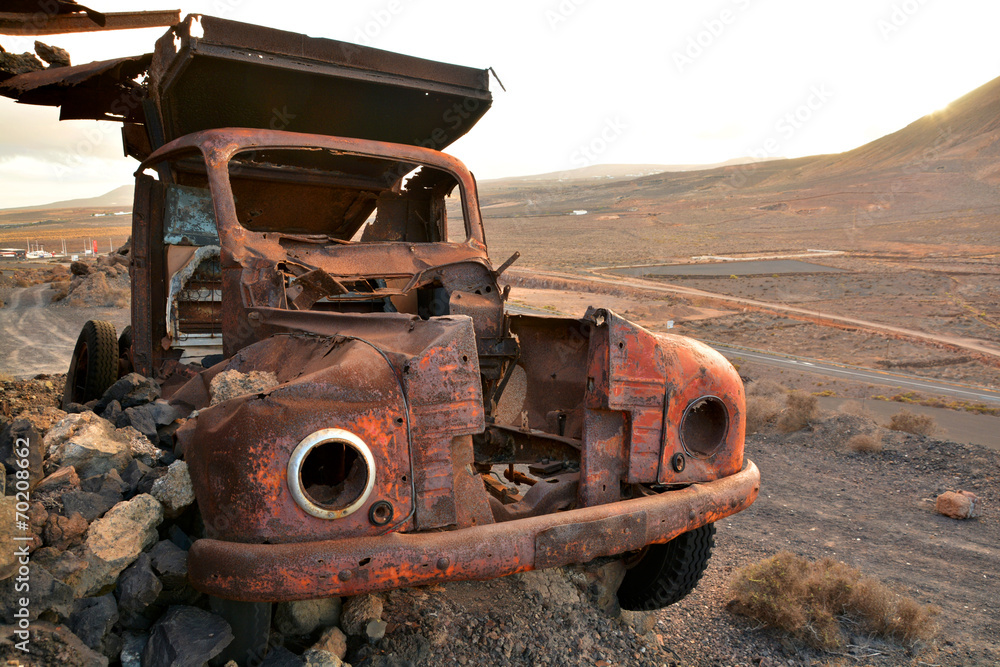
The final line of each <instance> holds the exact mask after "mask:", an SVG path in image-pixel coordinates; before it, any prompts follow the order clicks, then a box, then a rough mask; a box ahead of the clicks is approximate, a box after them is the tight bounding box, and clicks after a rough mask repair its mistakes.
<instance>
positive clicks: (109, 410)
mask: <svg viewBox="0 0 1000 667" xmlns="http://www.w3.org/2000/svg"><path fill="white" fill-rule="evenodd" d="M100 415H101V419H107V420H108V421H109V422H111V423H112V424H114V425H115V426H118V420H119V419H121V417H122V404H121V403H119V402H118V401H111V402H110V403H108V407H106V408H104V409H103V410H101V412H100ZM119 428H120V427H119Z"/></svg>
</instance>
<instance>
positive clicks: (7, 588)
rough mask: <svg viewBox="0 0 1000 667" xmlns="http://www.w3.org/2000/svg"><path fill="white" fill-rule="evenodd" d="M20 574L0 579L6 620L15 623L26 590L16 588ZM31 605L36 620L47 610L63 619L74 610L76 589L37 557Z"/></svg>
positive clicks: (30, 612)
mask: <svg viewBox="0 0 1000 667" xmlns="http://www.w3.org/2000/svg"><path fill="white" fill-rule="evenodd" d="M36 553H37V552H36ZM16 583H17V578H16V577H11V578H10V579H5V580H4V581H2V582H0V613H2V621H3V622H4V623H10V624H11V625H13V624H15V623H16V622H17V619H16V618H15V617H14V613H15V612H17V611H18V610H19V609H20V608H21V607H20V604H19V600H20V598H22V597H24V591H18V590H16V588H15V584H16ZM30 585H31V591H30V593H31V597H30V600H31V604H29V605H28V618H29V619H30V620H32V621H34V620H35V619H37V618H38V616H39V615H40V614H42V613H44V612H52V613H54V614H55V615H56V616H57V617H58V618H60V619H67V618H68V617H69V615H70V614H71V613H72V612H73V589H72V588H70V587H69V586H67V585H66V584H64V583H63V582H61V581H59V580H58V579H56V578H55V577H53V576H52V574H51V573H50V572H49V571H48V569H46V568H45V567H43V566H42V565H41V564H40V563H39V562H37V560H36V559H34V558H32V561H31V582H30Z"/></svg>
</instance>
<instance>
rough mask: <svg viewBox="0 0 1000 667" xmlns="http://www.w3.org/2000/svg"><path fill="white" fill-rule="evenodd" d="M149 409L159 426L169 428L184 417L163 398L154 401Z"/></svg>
mask: <svg viewBox="0 0 1000 667" xmlns="http://www.w3.org/2000/svg"><path fill="white" fill-rule="evenodd" d="M148 407H149V412H150V415H151V416H152V418H153V421H154V422H155V423H156V425H157V426H168V425H170V424H173V423H174V422H175V421H177V420H178V419H179V418H180V417H182V416H183V415H181V411H180V410H178V409H177V408H175V407H174V406H172V405H170V403H168V402H167V401H165V400H163V399H162V398H160V399H157V400H155V401H153V402H152V403H150V404H149V406H148Z"/></svg>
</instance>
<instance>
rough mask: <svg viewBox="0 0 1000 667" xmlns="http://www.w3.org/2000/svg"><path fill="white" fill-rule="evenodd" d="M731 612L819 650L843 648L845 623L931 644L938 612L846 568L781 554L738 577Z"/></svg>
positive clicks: (826, 560) (733, 584) (732, 591)
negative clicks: (777, 630)
mask: <svg viewBox="0 0 1000 667" xmlns="http://www.w3.org/2000/svg"><path fill="white" fill-rule="evenodd" d="M730 595H731V598H730V601H729V603H728V604H727V608H728V609H729V610H730V611H731V612H733V613H736V614H741V615H743V616H749V617H750V618H753V619H756V620H758V621H760V622H762V623H764V624H766V625H768V626H771V627H774V628H778V629H780V630H783V631H785V632H787V633H788V634H790V635H791V636H793V637H795V638H796V639H799V640H801V641H804V642H805V643H807V644H809V645H810V646H813V647H815V648H819V649H823V650H828V651H829V650H834V649H838V648H841V647H843V646H844V644H845V634H844V630H843V629H842V628H841V619H846V620H849V621H850V622H852V623H853V624H857V625H861V626H863V628H864V629H865V630H866V631H868V632H871V633H873V634H876V635H880V636H882V637H885V638H887V639H895V640H898V641H901V642H904V643H907V644H912V643H913V642H916V641H918V640H926V639H929V638H930V637H931V636H932V635H933V633H934V629H935V628H934V623H933V621H932V618H933V616H934V615H935V614H936V613H937V611H936V610H935V609H934V608H933V607H930V606H928V605H922V604H920V603H918V602H917V601H916V600H913V599H912V598H909V597H906V596H903V595H899V594H898V593H895V592H893V591H892V590H890V589H889V588H888V587H886V586H885V585H884V584H882V583H880V582H879V581H877V580H875V579H873V578H871V577H866V576H864V575H862V573H861V572H860V571H859V570H857V569H855V568H852V567H848V566H847V565H845V564H844V563H838V562H836V561H834V560H832V559H829V558H824V559H823V560H820V561H809V560H807V559H805V558H802V557H801V556H796V555H795V554H793V553H790V552H787V551H783V552H781V553H779V554H777V555H775V556H772V557H771V558H767V559H765V560H763V561H760V562H759V563H754V564H753V565H748V566H747V567H744V568H741V569H740V570H739V571H737V573H736V575H735V576H734V578H733V580H732V581H731V582H730Z"/></svg>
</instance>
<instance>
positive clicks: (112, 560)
mask: <svg viewBox="0 0 1000 667" xmlns="http://www.w3.org/2000/svg"><path fill="white" fill-rule="evenodd" d="M162 521H163V507H162V506H161V505H160V503H158V502H157V501H156V499H155V498H153V497H152V496H149V495H146V494H141V495H138V496H136V497H135V498H132V499H131V500H127V501H124V502H121V503H118V504H117V505H115V506H114V507H113V508H111V510H110V511H109V512H108V513H107V514H106V515H104V516H103V517H102V518H100V519H98V520H97V521H95V522H94V523H93V524H91V526H90V529H89V530H88V531H87V540H86V542H85V543H84V550H83V560H84V561H85V562H86V563H87V567H86V568H85V569H83V570H80V571H79V572H76V573H74V574H73V575H71V576H70V577H69V578H68V579H67V580H66V583H67V584H69V585H70V586H72V587H73V590H74V591H75V592H76V595H77V597H88V596H91V595H94V594H96V593H99V592H100V591H101V590H102V589H103V588H105V587H108V586H112V585H114V583H115V580H116V579H117V578H118V575H119V574H121V572H122V570H124V569H125V568H126V567H128V566H129V565H131V564H132V563H133V562H135V560H136V558H138V557H139V554H140V553H142V552H143V551H144V550H145V549H147V548H148V547H150V546H151V545H152V544H153V543H154V542H156V538H157V532H156V527H157V526H159V525H160V523H161V522H162Z"/></svg>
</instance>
